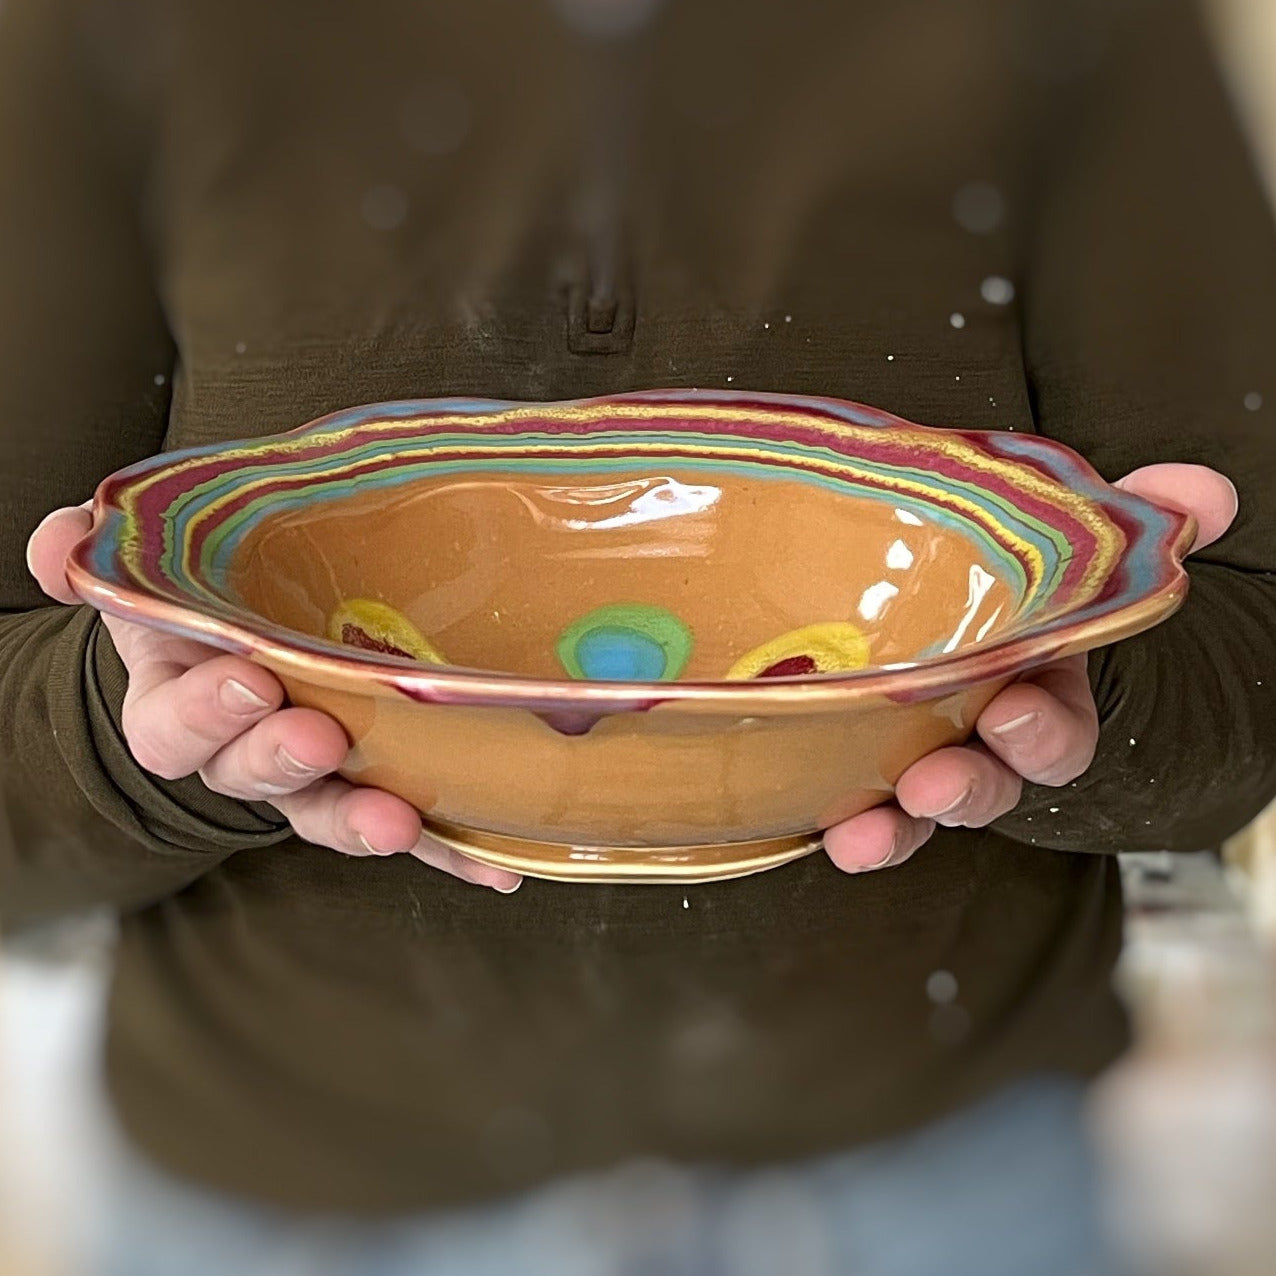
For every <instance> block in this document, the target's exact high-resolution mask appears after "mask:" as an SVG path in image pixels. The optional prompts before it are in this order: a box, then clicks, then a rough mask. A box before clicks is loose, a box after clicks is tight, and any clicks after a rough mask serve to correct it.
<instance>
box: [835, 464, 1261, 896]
mask: <svg viewBox="0 0 1276 1276" xmlns="http://www.w3.org/2000/svg"><path fill="white" fill-rule="evenodd" d="M1117 486H1118V487H1121V488H1123V489H1125V490H1126V491H1127V492H1134V493H1137V494H1138V495H1139V496H1142V497H1144V498H1145V499H1147V500H1149V501H1152V502H1154V503H1155V504H1157V505H1160V506H1163V507H1165V508H1168V509H1173V510H1178V511H1180V512H1182V513H1186V514H1191V515H1192V516H1193V517H1194V518H1195V519H1196V522H1197V525H1198V528H1199V530H1198V533H1197V537H1196V541H1195V544H1194V545H1193V546H1192V548H1193V550H1196V549H1200V548H1202V547H1203V546H1205V545H1209V544H1211V543H1212V542H1213V541H1216V540H1217V539H1218V538H1219V537H1220V536H1222V535H1223V533H1224V532H1226V531H1227V529H1228V527H1230V526H1231V523H1232V520H1233V519H1234V518H1235V517H1236V508H1237V501H1236V489H1235V488H1234V487H1233V486H1232V484H1231V483H1230V482H1229V481H1228V480H1227V479H1226V478H1224V477H1223V476H1222V475H1221V474H1218V473H1216V472H1215V471H1213V470H1209V469H1206V468H1205V467H1203V466H1199V465H1177V464H1167V465H1149V466H1146V467H1145V468H1143V469H1141V470H1136V471H1135V472H1134V473H1133V474H1130V475H1127V477H1126V478H1124V479H1122V480H1120V481H1119V482H1118V483H1117ZM1098 741H1099V717H1098V712H1097V711H1096V709H1095V705H1094V698H1093V696H1092V695H1091V693H1090V681H1089V677H1088V674H1087V662H1086V657H1085V656H1084V655H1080V656H1070V657H1068V658H1067V659H1064V660H1058V661H1055V662H1054V663H1053V664H1049V665H1046V666H1044V667H1043V668H1040V669H1036V670H1034V671H1033V672H1032V673H1030V674H1027V675H1026V676H1025V677H1023V678H1020V679H1018V680H1017V681H1016V682H1013V683H1011V685H1010V686H1008V687H1007V688H1006V689H1005V690H1004V691H1002V692H1001V694H1000V695H998V696H997V697H996V698H995V699H993V700H992V702H991V703H990V704H989V705H988V707H987V708H986V709H985V710H984V711H983V713H982V714H981V715H980V717H979V719H978V721H977V722H976V724H975V739H974V741H973V742H972V743H970V744H967V745H964V746H961V747H953V748H947V749H940V750H938V751H937V752H935V753H931V754H928V755H927V756H926V757H924V758H922V759H921V760H920V761H918V762H915V763H914V764H913V765H912V766H911V767H909V768H908V770H907V771H905V772H904V774H903V775H902V776H901V777H900V780H899V783H898V784H897V785H896V788H895V801H894V802H892V803H888V804H887V805H885V806H879V807H875V808H874V809H873V810H871V811H865V812H864V813H863V814H862V815H857V816H855V817H854V818H853V819H850V820H847V821H845V822H844V823H842V824H838V825H836V826H835V827H834V828H831V829H829V830H828V832H827V833H826V834H825V835H824V846H825V849H826V850H827V851H828V854H829V856H830V858H831V859H832V860H833V862H834V863H835V864H836V865H837V866H838V867H839V868H841V869H844V870H845V871H846V872H848V873H862V872H866V871H868V870H870V869H877V868H893V867H894V866H895V865H897V864H902V863H904V861H905V860H907V859H908V858H909V857H910V856H911V855H912V854H913V853H914V852H915V851H916V850H917V849H918V848H919V847H921V846H922V845H924V843H925V842H926V841H927V839H928V838H929V837H930V836H931V834H932V833H933V832H934V831H935V826H936V825H937V824H942V825H944V826H945V827H947V828H952V827H957V826H964V827H967V828H982V827H983V826H984V825H987V824H991V823H992V822H993V821H994V820H996V819H999V818H1000V817H1001V816H1003V815H1005V814H1007V813H1008V812H1010V811H1012V810H1013V809H1014V808H1015V806H1017V805H1018V802H1019V798H1020V794H1021V792H1022V790H1023V783H1024V781H1025V780H1027V781H1029V782H1031V783H1033V784H1042V785H1047V786H1051V787H1060V786H1062V785H1065V784H1070V783H1071V782H1072V781H1073V780H1075V779H1076V778H1077V777H1078V776H1080V775H1082V774H1083V773H1084V772H1085V770H1086V768H1087V767H1088V766H1089V765H1090V763H1091V761H1092V760H1093V758H1094V753H1095V748H1096V746H1097V745H1098Z"/></svg>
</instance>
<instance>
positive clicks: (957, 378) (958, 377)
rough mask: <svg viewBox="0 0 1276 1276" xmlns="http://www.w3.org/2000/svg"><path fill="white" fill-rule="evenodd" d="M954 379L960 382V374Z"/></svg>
mask: <svg viewBox="0 0 1276 1276" xmlns="http://www.w3.org/2000/svg"><path fill="white" fill-rule="evenodd" d="M955 379H956V380H957V381H960V380H961V374H960V373H958V374H957V376H956V378H955Z"/></svg>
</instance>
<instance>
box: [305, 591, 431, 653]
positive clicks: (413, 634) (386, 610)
mask: <svg viewBox="0 0 1276 1276" xmlns="http://www.w3.org/2000/svg"><path fill="white" fill-rule="evenodd" d="M328 637H329V638H331V639H332V640H333V642H339V643H343V644H344V645H345V646H347V647H359V648H361V649H362V650H364V651H379V652H382V653H384V654H386V655H393V656H409V657H411V658H412V659H413V660H420V661H422V662H423V663H425V664H428V665H445V664H447V660H446V659H445V658H444V657H443V655H442V654H441V653H440V652H439V650H438V648H437V647H435V646H434V645H433V643H431V642H430V641H429V639H427V638H426V637H425V636H424V635H423V634H422V633H421V631H420V630H419V629H417V627H416V626H415V625H414V624H413V623H412V622H411V621H410V620H409V619H408V618H407V617H406V616H404V615H402V614H401V613H400V612H398V611H396V610H395V609H394V608H393V607H391V606H390V605H389V604H388V603H381V602H376V601H374V600H372V599H370V598H355V599H352V600H351V601H349V602H346V603H343V604H342V605H341V606H340V607H338V608H337V610H336V611H335V612H333V614H332V618H331V619H330V620H329V621H328Z"/></svg>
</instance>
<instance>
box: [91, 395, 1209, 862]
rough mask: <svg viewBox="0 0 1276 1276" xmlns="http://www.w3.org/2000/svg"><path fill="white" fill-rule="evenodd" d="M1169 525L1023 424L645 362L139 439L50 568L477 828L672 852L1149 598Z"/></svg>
mask: <svg viewBox="0 0 1276 1276" xmlns="http://www.w3.org/2000/svg"><path fill="white" fill-rule="evenodd" d="M1192 534H1193V529H1192V528H1191V526H1190V525H1189V521H1188V520H1187V519H1185V518H1184V517H1182V516H1181V515H1178V514H1175V513H1169V512H1166V511H1164V510H1160V509H1157V508H1155V507H1153V506H1152V505H1149V504H1148V503H1146V502H1144V501H1142V500H1140V499H1138V498H1136V497H1134V496H1132V495H1129V494H1127V493H1124V492H1121V491H1118V490H1116V489H1114V488H1112V487H1110V486H1108V485H1107V484H1106V483H1105V482H1104V481H1103V480H1102V479H1101V478H1100V477H1099V476H1098V475H1097V474H1096V473H1095V472H1094V470H1092V469H1091V468H1090V467H1089V465H1087V464H1086V463H1085V462H1084V461H1083V460H1082V459H1081V458H1080V457H1078V456H1076V455H1075V454H1074V453H1073V452H1071V451H1069V450H1068V449H1066V448H1064V447H1062V446H1060V445H1059V444H1057V443H1054V442H1051V441H1048V440H1046V439H1042V438H1037V437H1027V436H1023V435H1020V434H1015V433H1006V432H996V433H968V432H957V431H951V430H943V429H933V428H929V427H924V426H918V425H913V424H910V423H908V422H906V421H903V420H900V419H898V418H896V417H893V416H890V415H888V414H887V413H885V412H881V411H877V410H875V409H872V408H868V407H863V406H860V405H857V404H853V403H845V402H839V401H835V400H832V399H811V398H797V397H791V396H779V395H763V394H746V393H723V392H711V393H710V392H696V391H667V392H651V393H641V394H629V395H619V396H615V397H612V398H606V399H596V400H589V401H580V402H574V403H558V404H525V403H498V402H491V401H483V400H473V399H457V400H434V401H422V402H402V403H382V404H374V405H372V406H369V407H361V408H356V409H353V410H350V411H345V412H339V413H337V414H335V415H333V416H328V417H325V418H323V419H322V420H319V421H317V422H314V423H313V424H310V425H306V426H303V427H302V428H301V429H299V430H296V431H293V432H291V433H288V434H284V435H278V436H273V437H269V438H259V439H252V440H249V441H245V442H238V443H229V444H226V445H224V446H217V447H205V448H198V449H193V450H190V451H184V452H176V453H171V454H168V455H165V456H160V457H156V458H154V459H152V460H149V461H145V462H143V463H141V464H139V465H134V466H132V467H131V468H129V469H127V470H124V471H123V472H121V473H120V474H118V475H116V476H115V477H113V478H111V479H109V480H108V481H107V482H106V483H104V484H103V485H102V487H101V488H100V489H99V491H98V493H97V497H96V501H95V506H94V526H93V531H92V533H91V534H90V535H89V537H88V538H87V539H86V540H85V541H84V542H83V543H82V544H81V545H80V546H79V547H78V548H77V550H76V552H75V554H74V555H73V559H72V562H71V565H70V569H69V570H70V576H71V579H72V581H73V583H74V585H75V588H76V589H77V591H78V592H79V593H80V594H81V595H82V596H83V597H84V599H85V600H86V601H88V602H89V603H91V604H92V605H93V606H95V607H98V608H100V609H101V610H103V611H107V612H110V613H113V614H114V615H117V616H121V617H125V618H127V619H130V620H135V621H138V622H140V623H142V624H148V625H155V626H159V627H161V628H164V629H167V630H170V631H173V632H176V633H180V634H184V635H186V636H189V637H191V638H196V639H200V640H202V641H204V642H206V643H208V644H210V645H211V646H213V647H218V648H222V649H224V650H227V651H232V652H237V653H240V654H242V655H244V656H247V657H249V658H251V659H253V660H256V661H258V662H260V663H261V664H263V665H265V666H266V667H267V668H269V669H271V670H272V671H273V672H274V673H276V674H277V675H278V677H279V678H280V679H281V680H282V682H283V684H284V685H285V687H286V688H287V691H288V695H289V697H290V699H291V700H292V702H293V703H295V704H299V705H310V706H313V707H315V708H318V709H321V710H323V711H325V712H326V713H329V714H331V715H332V716H333V717H334V718H336V719H337V721H339V722H340V723H341V724H342V725H343V726H344V728H345V729H346V731H347V732H348V734H349V736H350V739H351V742H352V745H353V748H352V751H351V754H350V758H349V761H348V765H347V767H346V769H345V774H346V775H347V776H348V777H349V778H350V779H352V780H354V781H357V782H359V783H362V784H368V785H376V786H379V787H381V788H385V789H388V790H390V791H391V792H394V793H397V794H400V795H401V796H403V797H404V798H406V799H408V800H409V801H410V802H412V803H414V804H415V805H416V806H417V807H418V808H419V809H420V810H421V811H422V813H423V814H424V816H425V818H426V821H427V823H428V825H429V826H430V827H431V829H432V830H433V831H434V832H435V833H436V834H437V835H438V836H439V837H441V838H443V839H444V840H445V841H448V842H449V843H450V844H452V845H454V846H456V847H458V848H460V849H462V850H464V851H465V852H466V853H467V854H470V855H472V856H473V857H474V858H476V859H480V860H483V861H486V862H488V863H492V864H498V865H501V866H503V867H508V868H513V869H516V870H519V871H521V872H525V873H531V874H535V875H539V876H543V877H550V878H559V879H571V880H603V881H672V880H682V881H687V880H705V879H710V878H715V877H729V876H735V875H740V874H744V873H749V872H754V871H757V870H759V869H764V868H768V867H770V866H773V865H776V864H780V863H782V862H784V861H786V860H789V859H792V858H794V857H796V856H798V855H801V854H803V853H805V852H807V851H809V850H811V849H812V848H813V847H815V846H816V845H818V841H819V831H820V830H821V829H823V828H826V827H828V826H829V825H831V824H833V823H836V822H838V821H840V820H844V819H846V818H848V817H849V816H852V815H855V814H857V813H858V812H860V811H863V810H866V809H867V808H869V807H871V806H873V805H875V804H877V803H880V802H882V801H884V800H886V799H888V798H889V797H890V796H891V793H892V791H893V786H894V784H895V782H896V781H897V779H898V778H899V776H900V774H901V773H902V772H903V771H904V770H905V768H907V767H908V766H909V765H910V764H911V763H913V762H915V761H916V760H917V759H918V758H920V757H921V756H923V755H924V754H926V753H928V752H930V751H932V750H934V749H937V748H941V747H943V746H945V745H950V744H954V743H957V742H960V741H962V740H965V739H966V738H967V737H968V736H969V735H970V732H971V730H972V727H973V724H974V721H975V719H976V717H977V716H978V715H979V713H980V712H981V710H982V709H983V708H984V706H985V705H986V704H987V703H988V701H989V700H990V699H991V698H992V696H993V695H995V694H996V692H997V691H998V690H999V689H1000V688H1001V687H1003V686H1004V685H1005V684H1006V682H1007V681H1008V680H1010V679H1012V678H1014V677H1015V676H1016V675H1018V674H1022V673H1023V672H1025V671H1027V670H1030V669H1032V668H1034V667H1035V666H1038V665H1040V664H1042V663H1043V662H1046V661H1049V660H1052V659H1054V658H1056V657H1059V656H1062V655H1066V654H1069V653H1074V652H1083V651H1086V650H1088V649H1090V648H1093V647H1096V646H1098V645H1100V644H1104V643H1110V642H1113V641H1115V640H1117V639H1120V638H1124V637H1126V636H1128V635H1131V634H1134V633H1136V632H1138V631H1139V630H1142V629H1146V628H1147V627H1148V626H1150V625H1153V624H1155V623H1156V622H1158V621H1160V620H1161V619H1163V618H1164V617H1166V616H1168V615H1169V614H1170V613H1171V612H1172V611H1173V610H1174V609H1175V608H1176V607H1177V606H1178V605H1179V603H1180V602H1181V600H1182V599H1183V596H1184V593H1185V590H1186V586H1187V581H1186V576H1185V574H1184V572H1183V569H1182V565H1181V560H1182V557H1183V555H1184V554H1185V553H1186V551H1187V548H1188V546H1189V544H1190V541H1191V538H1192Z"/></svg>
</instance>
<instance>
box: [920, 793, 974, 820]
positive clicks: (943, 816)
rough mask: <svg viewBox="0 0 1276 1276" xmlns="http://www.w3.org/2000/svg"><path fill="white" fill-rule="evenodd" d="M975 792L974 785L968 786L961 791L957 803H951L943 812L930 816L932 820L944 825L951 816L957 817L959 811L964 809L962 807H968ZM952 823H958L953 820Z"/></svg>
mask: <svg viewBox="0 0 1276 1276" xmlns="http://www.w3.org/2000/svg"><path fill="white" fill-rule="evenodd" d="M974 791H975V786H974V785H973V784H972V785H968V786H967V787H966V788H964V789H963V790H962V791H961V794H960V795H959V796H958V798H957V800H956V801H955V802H949V804H948V805H947V806H946V807H944V809H943V810H942V811H936V812H935V813H934V814H933V815H931V816H930V818H931V819H932V820H937V821H938V822H939V823H940V824H944V823H945V821H946V820H948V819H949V818H950V817H951V816H953V815H955V814H956V813H957V812H958V811H960V810H961V809H962V807H964V806H965V805H966V803H967V802H969V801H970V797H971V794H972V793H973V792H974ZM952 823H954V824H955V823H958V821H956V820H953V821H952Z"/></svg>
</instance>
